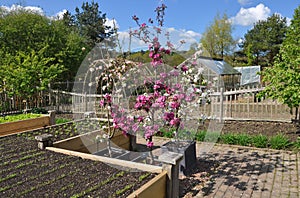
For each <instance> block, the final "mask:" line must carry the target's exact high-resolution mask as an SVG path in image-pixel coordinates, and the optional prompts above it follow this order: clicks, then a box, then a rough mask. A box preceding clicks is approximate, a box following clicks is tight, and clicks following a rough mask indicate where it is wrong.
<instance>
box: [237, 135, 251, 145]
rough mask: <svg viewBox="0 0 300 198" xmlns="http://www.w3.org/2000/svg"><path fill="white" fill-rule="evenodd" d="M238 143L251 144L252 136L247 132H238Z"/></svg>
mask: <svg viewBox="0 0 300 198" xmlns="http://www.w3.org/2000/svg"><path fill="white" fill-rule="evenodd" d="M236 141H237V142H236V144H237V145H241V146H250V145H251V143H252V138H251V136H249V135H247V134H237V135H236Z"/></svg>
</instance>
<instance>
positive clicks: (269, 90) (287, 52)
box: [263, 6, 300, 119]
mask: <svg viewBox="0 0 300 198" xmlns="http://www.w3.org/2000/svg"><path fill="white" fill-rule="evenodd" d="M263 76H264V78H263V81H265V82H266V83H268V85H267V86H266V89H265V90H264V92H263V94H266V95H267V96H269V97H271V98H276V99H279V100H280V101H282V102H283V103H285V104H287V105H288V106H289V107H290V108H297V109H299V106H300V6H299V7H298V8H297V9H295V13H294V16H293V19H292V21H291V25H290V26H289V28H288V31H287V35H286V39H285V40H284V42H283V45H282V46H281V48H280V51H279V54H278V56H277V57H276V60H275V62H274V66H273V67H269V68H266V69H265V71H264V72H263ZM296 112H298V110H297V111H296ZM296 118H297V115H296ZM298 119H300V118H299V117H298Z"/></svg>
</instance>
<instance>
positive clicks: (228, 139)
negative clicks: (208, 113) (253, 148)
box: [220, 133, 238, 144]
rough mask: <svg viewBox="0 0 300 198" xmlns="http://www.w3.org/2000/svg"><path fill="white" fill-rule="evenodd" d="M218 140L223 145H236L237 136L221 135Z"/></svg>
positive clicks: (230, 134)
mask: <svg viewBox="0 0 300 198" xmlns="http://www.w3.org/2000/svg"><path fill="white" fill-rule="evenodd" d="M220 140H221V142H222V143H224V144H237V142H238V140H237V136H236V135H235V134H232V133H227V134H223V135H221V137H220Z"/></svg>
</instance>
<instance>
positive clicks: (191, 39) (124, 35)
mask: <svg viewBox="0 0 300 198" xmlns="http://www.w3.org/2000/svg"><path fill="white" fill-rule="evenodd" d="M136 29H137V28H136ZM132 30H135V28H133V29H132ZM128 32H129V31H124V32H118V38H119V41H120V42H119V43H120V44H121V48H122V49H123V50H124V51H127V50H128V49H129V48H130V49H131V50H132V51H137V50H141V49H144V50H147V49H148V44H146V43H144V41H141V40H139V39H137V38H135V37H131V38H130V35H129V33H128ZM167 32H168V33H169V38H170V42H171V43H172V44H173V45H174V47H175V48H178V50H188V49H189V48H190V46H191V44H193V43H199V41H200V38H201V34H200V33H197V32H195V31H192V30H177V29H175V28H173V27H171V28H163V29H162V33H161V36H159V42H160V43H161V44H162V45H165V44H166V43H167V38H166V37H165V36H164V35H165V34H166V33H167ZM182 40H184V41H185V43H184V44H182V43H181V41H182ZM129 41H130V42H131V46H130V47H129Z"/></svg>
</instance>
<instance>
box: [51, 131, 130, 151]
mask: <svg viewBox="0 0 300 198" xmlns="http://www.w3.org/2000/svg"><path fill="white" fill-rule="evenodd" d="M99 134H100V136H101V133H100V131H93V132H90V133H86V134H82V135H78V136H75V137H71V138H68V139H65V140H61V141H57V142H55V143H54V144H53V146H54V147H56V148H62V149H67V150H72V151H77V152H82V153H94V152H96V151H97V150H99V149H102V148H101V147H100V148H99V147H98V145H97V143H96V141H95V140H96V137H97V135H99ZM111 141H112V143H113V144H115V145H117V146H118V147H120V148H123V149H125V150H130V147H131V145H130V144H131V143H130V138H129V137H127V138H126V137H124V135H123V134H122V132H121V131H117V132H116V133H115V135H114V137H113V138H112V139H111ZM97 147H98V148H97Z"/></svg>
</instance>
